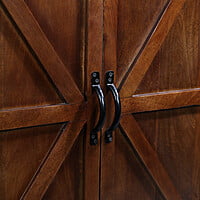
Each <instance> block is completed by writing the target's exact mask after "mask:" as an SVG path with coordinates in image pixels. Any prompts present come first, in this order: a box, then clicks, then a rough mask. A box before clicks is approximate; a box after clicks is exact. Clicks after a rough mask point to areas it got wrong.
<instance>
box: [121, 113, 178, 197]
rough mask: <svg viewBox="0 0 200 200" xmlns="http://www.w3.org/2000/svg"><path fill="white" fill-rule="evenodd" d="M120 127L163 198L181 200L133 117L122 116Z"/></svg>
mask: <svg viewBox="0 0 200 200" xmlns="http://www.w3.org/2000/svg"><path fill="white" fill-rule="evenodd" d="M121 127H122V129H123V130H124V132H125V134H126V135H127V137H128V138H129V140H130V142H131V144H132V146H133V148H134V149H135V150H136V152H137V154H138V156H139V157H140V159H141V161H142V162H143V164H144V165H145V167H146V169H147V170H148V172H149V174H150V175H151V176H152V178H153V180H154V181H155V183H156V184H157V186H158V187H159V189H160V191H161V192H162V194H163V195H164V197H165V198H166V199H167V200H181V199H182V198H181V196H180V195H179V193H178V192H177V190H176V188H175V186H174V185H173V183H172V181H171V179H170V177H169V175H168V174H167V172H166V170H165V169H164V167H163V165H162V163H161V162H160V160H159V158H158V155H157V153H156V152H155V151H154V149H153V148H152V147H151V145H150V144H149V142H148V141H147V139H146V138H145V136H144V134H143V133H142V130H141V129H140V127H139V125H138V124H137V122H136V121H135V119H134V117H133V116H132V115H125V116H123V117H122V119H121Z"/></svg>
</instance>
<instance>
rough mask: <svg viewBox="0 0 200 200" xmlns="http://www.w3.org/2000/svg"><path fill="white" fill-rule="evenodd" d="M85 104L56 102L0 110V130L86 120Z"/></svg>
mask: <svg viewBox="0 0 200 200" xmlns="http://www.w3.org/2000/svg"><path fill="white" fill-rule="evenodd" d="M86 108H87V104H81V105H80V104H72V105H67V104H60V105H59V104H57V105H52V106H41V107H39V106H38V107H28V108H18V109H12V110H2V111H0V119H1V123H0V130H5V129H16V128H22V127H29V126H38V125H43V124H53V123H59V122H66V121H74V120H86V118H87V117H86Z"/></svg>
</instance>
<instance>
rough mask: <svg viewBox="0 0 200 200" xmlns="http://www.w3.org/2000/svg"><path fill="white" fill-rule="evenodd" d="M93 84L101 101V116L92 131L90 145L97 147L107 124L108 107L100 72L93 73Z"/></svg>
mask: <svg viewBox="0 0 200 200" xmlns="http://www.w3.org/2000/svg"><path fill="white" fill-rule="evenodd" d="M91 82H92V89H93V91H94V92H95V93H96V94H97V97H98V100H99V106H100V114H99V120H98V122H97V124H96V126H95V127H94V128H93V129H92V131H91V134H90V144H91V145H97V144H98V135H97V133H98V132H99V131H100V130H101V128H102V127H103V125H104V122H105V116H106V105H105V99H104V95H103V91H102V89H101V86H100V79H99V72H93V73H92V81H91Z"/></svg>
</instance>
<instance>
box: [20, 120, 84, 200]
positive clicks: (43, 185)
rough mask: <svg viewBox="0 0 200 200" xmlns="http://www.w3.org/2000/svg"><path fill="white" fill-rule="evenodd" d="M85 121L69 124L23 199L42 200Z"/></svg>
mask: <svg viewBox="0 0 200 200" xmlns="http://www.w3.org/2000/svg"><path fill="white" fill-rule="evenodd" d="M84 124H85V121H79V122H76V123H68V125H67V128H66V130H63V132H62V133H61V135H60V137H59V138H58V140H57V142H56V143H55V145H54V146H53V147H52V149H51V150H50V151H49V154H48V155H47V156H46V158H45V159H44V162H43V164H42V165H41V166H40V168H39V169H38V170H37V172H36V174H35V177H34V178H33V179H32V181H31V182H30V183H29V185H28V187H27V188H26V190H25V192H24V194H23V195H22V197H21V199H38V200H39V199H42V197H43V196H44V194H45V192H46V190H47V189H48V187H49V185H50V184H51V182H52V181H53V179H54V177H55V175H56V174H57V172H58V170H59V169H60V167H61V165H62V163H63V162H64V160H65V158H66V156H67V155H68V153H69V152H70V150H71V148H72V146H73V145H74V142H75V141H76V139H77V137H78V135H79V133H80V131H81V129H82V128H83V125H84Z"/></svg>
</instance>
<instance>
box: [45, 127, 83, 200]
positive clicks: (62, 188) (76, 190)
mask: <svg viewBox="0 0 200 200" xmlns="http://www.w3.org/2000/svg"><path fill="white" fill-rule="evenodd" d="M84 134H85V130H83V131H82V133H81V134H80V135H79V137H78V138H77V141H76V142H75V144H74V146H73V147H72V149H71V151H70V153H69V154H68V156H67V158H66V159H65V161H64V162H63V164H62V166H61V167H60V169H59V171H58V173H57V174H56V176H55V178H54V180H53V182H52V183H51V185H50V186H49V188H48V190H47V192H46V193H45V195H44V197H43V200H55V199H60V200H61V199H67V200H83V180H84V178H83V176H84V173H83V167H84V159H83V158H84V148H83V145H84ZM77 180H78V181H77Z"/></svg>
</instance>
